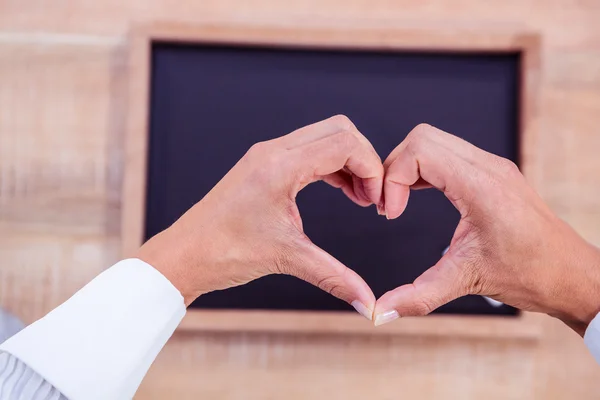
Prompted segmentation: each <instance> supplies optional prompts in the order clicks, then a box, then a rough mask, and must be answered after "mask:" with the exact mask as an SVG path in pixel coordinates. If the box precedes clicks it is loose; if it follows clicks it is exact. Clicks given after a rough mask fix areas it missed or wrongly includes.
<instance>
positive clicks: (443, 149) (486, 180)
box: [138, 116, 600, 334]
mask: <svg viewBox="0 0 600 400" xmlns="http://www.w3.org/2000/svg"><path fill="white" fill-rule="evenodd" d="M319 180H323V181H325V182H327V183H328V184H330V185H331V186H334V187H336V188H339V189H341V190H342V191H343V192H344V194H345V195H346V196H347V197H348V198H349V199H350V200H352V201H353V202H355V203H356V204H358V205H360V206H364V207H366V206H369V205H371V204H375V205H376V207H377V211H378V213H379V214H380V215H386V216H387V218H388V219H394V218H398V217H399V216H400V215H401V214H402V212H403V211H404V209H405V208H406V206H407V203H408V199H409V195H410V191H411V190H415V189H423V188H431V187H433V188H436V189H438V190H440V191H442V192H443V193H444V194H445V195H446V197H447V198H448V199H449V200H450V201H451V202H452V204H453V205H454V206H455V207H456V208H457V210H458V211H459V212H460V214H461V220H460V222H459V224H458V226H457V228H456V231H455V233H454V236H453V238H452V241H451V244H450V247H449V250H448V251H447V252H446V254H445V255H444V256H443V257H442V258H441V259H440V260H439V261H438V262H437V263H436V264H435V265H434V266H432V267H431V268H429V269H428V270H427V271H425V272H424V273H423V274H422V275H421V276H420V277H418V278H417V279H416V280H415V281H414V282H413V283H412V284H408V285H403V286H400V287H398V288H396V289H394V290H392V291H389V292H387V293H386V294H384V295H383V296H382V297H381V298H379V299H378V300H376V299H375V297H374V295H373V293H372V291H371V289H370V288H369V286H368V285H367V283H366V282H365V281H364V280H363V279H362V278H361V277H360V276H359V275H357V274H356V273H355V272H354V271H352V270H351V269H349V268H347V267H346V266H345V265H343V264H342V263H340V262H339V261H338V260H336V259H335V258H334V257H332V256H331V255H329V254H328V253H326V252H325V251H324V250H322V249H320V248H319V247H318V246H316V245H315V244H314V243H312V242H311V240H310V239H309V238H308V237H307V236H306V235H305V234H304V231H303V228H302V219H301V217H300V213H299V211H298V207H297V206H296V201H295V198H296V195H297V194H298V192H299V191H300V190H302V189H303V188H304V187H305V186H307V185H308V184H310V183H312V182H315V181H319ZM138 257H139V258H140V259H142V260H144V261H146V262H148V263H149V264H151V265H153V266H154V267H155V268H157V269H158V270H159V271H161V272H162V273H163V274H164V275H165V276H166V277H167V278H168V279H169V280H170V281H171V282H172V283H173V284H174V286H175V287H177V288H178V289H179V291H180V292H181V293H182V295H183V297H184V300H185V303H186V305H189V304H190V303H191V302H192V301H193V300H194V299H196V298H197V297H198V296H200V295H202V294H204V293H207V292H210V291H213V290H219V289H226V288H229V287H233V286H238V285H243V284H245V283H247V282H250V281H252V280H254V279H257V278H260V277H262V276H265V275H269V274H289V275H293V276H296V277H298V278H300V279H303V280H305V281H307V282H310V283H312V284H313V285H316V286H318V287H319V288H321V289H323V290H325V291H327V292H329V293H331V294H332V295H333V296H336V297H338V298H340V299H342V300H344V301H346V302H348V303H350V304H352V305H353V306H354V307H355V308H356V310H357V311H358V312H359V313H361V314H362V315H364V316H365V317H366V318H368V319H374V320H375V324H376V325H379V324H382V323H386V322H389V321H392V320H394V319H396V318H399V317H404V316H417V315H426V314H428V313H430V312H431V311H433V310H434V309H436V308H437V307H439V306H441V305H443V304H445V303H447V302H449V301H451V300H453V299H456V298H458V297H461V296H464V295H467V294H478V295H485V296H489V297H491V298H493V299H496V300H499V301H501V302H503V303H506V304H509V305H512V306H514V307H517V308H520V309H523V310H530V311H538V312H545V313H548V314H550V315H553V316H556V317H558V318H560V319H562V320H563V321H565V323H567V324H568V325H569V326H571V327H572V328H573V329H575V330H576V331H577V332H578V333H580V334H583V332H584V331H585V328H586V327H587V325H588V324H589V322H590V321H591V320H592V319H593V317H594V316H595V315H596V313H597V312H598V311H600V255H599V253H598V250H597V249H596V248H594V247H593V246H591V245H589V244H588V243H586V242H585V241H584V240H583V239H582V238H580V237H579V236H578V235H577V234H576V233H575V232H574V231H573V230H572V229H571V228H570V227H569V226H568V225H567V224H565V223H564V222H563V221H561V220H560V219H559V218H557V217H556V216H555V215H554V214H553V213H552V212H551V210H550V209H549V208H548V207H547V206H546V205H545V204H544V203H543V201H542V200H541V199H540V197H539V196H538V195H537V194H536V193H535V192H534V191H533V190H532V189H531V188H530V187H529V186H528V185H527V183H526V181H525V179H524V178H523V176H522V175H521V174H520V172H519V170H518V169H517V167H516V166H515V165H514V163H512V162H510V161H508V160H506V159H503V158H500V157H498V156H495V155H493V154H490V153H487V152H485V151H483V150H481V149H479V148H477V147H475V146H473V145H471V144H469V143H467V142H465V141H464V140H462V139H460V138H458V137H455V136H452V135H450V134H448V133H445V132H442V131H440V130H438V129H436V128H433V127H431V126H429V125H425V124H422V125H419V126H417V127H416V128H415V129H413V130H412V131H411V132H410V133H409V135H408V136H407V137H406V139H405V140H404V141H403V142H402V143H400V144H399V145H398V147H396V149H394V151H392V153H391V154H390V155H389V156H388V158H387V159H386V160H385V162H384V163H382V162H381V159H380V158H379V156H378V155H377V153H376V152H375V149H374V148H373V146H372V145H371V143H370V142H369V141H368V140H367V139H366V138H365V137H364V136H363V135H362V134H361V133H360V132H359V131H358V130H357V129H356V127H355V126H354V125H353V124H352V122H351V121H350V120H349V119H348V118H346V117H344V116H335V117H332V118H329V119H327V120H325V121H321V122H318V123H315V124H313V125H309V126H306V127H304V128H301V129H298V130H296V131H294V132H292V133H290V134H288V135H286V136H283V137H280V138H277V139H274V140H270V141H267V142H262V143H258V144H256V145H254V146H252V148H251V149H250V150H249V151H248V153H247V154H246V155H245V156H244V157H243V158H242V159H241V160H240V161H239V162H238V163H237V164H236V165H235V166H234V167H233V168H232V169H231V170H230V171H229V173H227V175H226V176H225V177H224V178H223V179H222V180H221V181H220V182H219V183H218V184H217V185H216V186H215V187H214V188H213V189H212V190H211V191H210V192H209V193H208V194H207V195H206V196H205V197H204V198H203V199H202V200H201V201H200V202H199V203H197V204H196V205H194V206H193V207H192V208H191V209H190V210H189V211H187V212H186V213H185V214H184V215H183V216H182V217H181V218H180V219H179V220H178V221H177V222H175V224H173V225H172V226H171V227H170V228H169V229H167V230H165V231H163V232H161V233H160V234H158V235H156V236H155V237H153V238H152V239H150V240H149V241H148V242H147V243H146V244H144V246H142V248H141V249H140V251H139V254H138ZM382 267H387V266H382Z"/></svg>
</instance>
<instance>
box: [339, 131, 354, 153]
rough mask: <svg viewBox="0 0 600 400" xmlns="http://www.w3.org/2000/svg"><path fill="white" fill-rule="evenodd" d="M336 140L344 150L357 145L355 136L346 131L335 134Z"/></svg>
mask: <svg viewBox="0 0 600 400" xmlns="http://www.w3.org/2000/svg"><path fill="white" fill-rule="evenodd" d="M336 140H337V141H338V143H339V144H340V146H341V147H342V148H344V149H353V148H354V147H356V146H357V145H358V143H359V141H358V138H357V137H356V135H355V134H354V133H352V131H349V130H347V129H342V130H340V131H339V132H338V133H336Z"/></svg>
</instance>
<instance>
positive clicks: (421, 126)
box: [412, 122, 435, 135]
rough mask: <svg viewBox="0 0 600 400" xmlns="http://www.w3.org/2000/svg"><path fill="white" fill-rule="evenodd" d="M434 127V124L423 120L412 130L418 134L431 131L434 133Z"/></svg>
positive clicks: (425, 133)
mask: <svg viewBox="0 0 600 400" xmlns="http://www.w3.org/2000/svg"><path fill="white" fill-rule="evenodd" d="M434 129H435V128H434V127H433V126H431V125H429V124H427V123H425V122H421V123H420V124H419V125H417V126H415V128H414V129H413V130H412V131H413V132H415V133H416V134H418V135H430V134H431V133H433V131H434Z"/></svg>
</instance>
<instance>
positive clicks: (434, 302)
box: [374, 253, 467, 326]
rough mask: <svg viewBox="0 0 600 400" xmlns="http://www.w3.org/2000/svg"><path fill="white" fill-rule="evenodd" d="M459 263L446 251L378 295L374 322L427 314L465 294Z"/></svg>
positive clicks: (465, 286)
mask: <svg viewBox="0 0 600 400" xmlns="http://www.w3.org/2000/svg"><path fill="white" fill-rule="evenodd" d="M463 282H464V278H463V276H462V274H461V271H460V269H459V266H458V265H457V263H456V262H455V261H454V259H453V258H452V256H451V255H449V254H448V253H447V254H446V255H444V256H443V257H442V258H441V259H440V260H439V261H438V262H437V263H436V264H435V265H434V266H433V267H431V268H429V269H428V270H427V271H425V272H424V273H423V274H422V275H421V276H419V277H418V278H417V279H416V280H415V281H414V282H413V283H409V284H407V285H402V286H399V287H397V288H396V289H394V290H390V291H389V292H387V293H385V294H384V295H383V296H381V297H380V298H379V299H378V300H377V303H376V305H375V312H374V315H375V326H378V325H382V324H385V323H388V322H391V321H393V320H395V319H397V318H400V317H407V316H420V315H427V314H429V313H430V312H432V311H433V310H435V309H436V308H438V307H440V306H442V305H444V304H446V303H448V302H450V301H452V300H454V299H456V298H458V297H461V296H464V295H466V294H467V285H465V284H463Z"/></svg>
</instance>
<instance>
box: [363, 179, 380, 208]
mask: <svg viewBox="0 0 600 400" xmlns="http://www.w3.org/2000/svg"><path fill="white" fill-rule="evenodd" d="M361 181H362V187H363V190H364V193H365V195H366V197H367V198H368V199H369V201H370V202H372V203H373V204H380V203H383V179H382V178H381V177H375V178H364V179H362V180H361Z"/></svg>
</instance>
